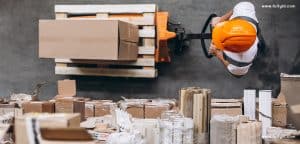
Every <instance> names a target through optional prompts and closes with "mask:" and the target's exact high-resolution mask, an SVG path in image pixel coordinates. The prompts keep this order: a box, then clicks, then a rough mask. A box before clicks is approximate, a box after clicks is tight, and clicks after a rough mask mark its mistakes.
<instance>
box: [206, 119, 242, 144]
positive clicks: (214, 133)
mask: <svg viewBox="0 0 300 144" xmlns="http://www.w3.org/2000/svg"><path fill="white" fill-rule="evenodd" d="M239 121H240V120H239V118H238V117H231V116H228V115H215V116H212V118H211V120H210V144H237V143H236V141H237V137H236V136H237V134H236V133H237V131H236V129H237V125H238V124H239Z"/></svg>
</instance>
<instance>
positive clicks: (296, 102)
mask: <svg viewBox="0 0 300 144" xmlns="http://www.w3.org/2000/svg"><path fill="white" fill-rule="evenodd" d="M280 93H281V94H282V95H284V96H285V99H286V102H287V104H288V116H287V119H288V123H289V124H292V125H293V126H295V128H296V129H300V96H299V95H300V75H288V74H281V90H280Z"/></svg>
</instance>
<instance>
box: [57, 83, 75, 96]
mask: <svg viewBox="0 0 300 144" xmlns="http://www.w3.org/2000/svg"><path fill="white" fill-rule="evenodd" d="M57 90H58V96H57V97H73V96H76V81H75V80H68V79H65V80H59V81H57Z"/></svg>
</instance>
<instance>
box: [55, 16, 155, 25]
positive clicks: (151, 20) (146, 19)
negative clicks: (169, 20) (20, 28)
mask: <svg viewBox="0 0 300 144" xmlns="http://www.w3.org/2000/svg"><path fill="white" fill-rule="evenodd" d="M63 14H65V15H63ZM55 17H56V19H66V20H68V19H69V20H74V19H76V20H77V19H80V20H91V19H98V20H121V21H125V22H128V23H131V24H134V25H155V14H154V13H148V14H147V15H146V14H144V16H142V17H109V16H108V14H97V16H96V17H95V18H84V17H71V18H68V17H67V14H66V13H56V15H55Z"/></svg>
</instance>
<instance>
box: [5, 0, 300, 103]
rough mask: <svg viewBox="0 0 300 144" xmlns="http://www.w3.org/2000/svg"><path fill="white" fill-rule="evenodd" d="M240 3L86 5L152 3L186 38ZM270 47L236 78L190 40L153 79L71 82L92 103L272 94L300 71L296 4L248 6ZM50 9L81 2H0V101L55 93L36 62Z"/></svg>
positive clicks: (48, 67)
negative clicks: (190, 93)
mask: <svg viewBox="0 0 300 144" xmlns="http://www.w3.org/2000/svg"><path fill="white" fill-rule="evenodd" d="M237 2H238V1H237V0H233V1H226V2H224V1H223V0H205V1H204V0H154V1H151V0H110V1H105V0H88V1H84V3H100V4H106V3H123V4H125V3H156V4H157V5H158V6H159V9H160V10H164V11H169V12H170V14H171V19H173V20H174V21H178V22H182V24H183V26H184V27H185V28H186V29H187V30H188V31H190V32H195V33H196V32H199V31H200V30H201V28H202V26H203V23H204V21H205V19H206V18H207V16H208V15H209V14H211V13H216V14H218V15H221V14H223V13H225V12H226V11H228V10H229V9H231V8H233V6H234V4H236V3H237ZM252 2H253V3H254V4H255V6H256V10H257V17H258V19H259V21H260V25H261V29H262V31H263V35H264V37H265V40H266V43H267V53H266V54H265V55H264V56H261V57H259V58H257V59H256V61H255V63H254V66H253V67H252V68H251V70H250V72H249V74H248V75H247V76H245V77H243V78H240V79H237V78H234V77H232V76H230V75H229V74H228V73H227V72H226V71H225V69H224V67H223V66H222V64H221V63H220V62H219V61H217V60H216V59H215V58H213V59H211V60H210V59H206V58H205V57H204V55H203V52H202V50H201V49H200V42H199V41H193V43H192V44H191V47H190V49H188V50H186V51H185V53H184V54H183V55H181V56H177V55H174V56H173V61H172V63H171V64H164V65H160V66H159V77H158V78H157V79H152V80H151V79H128V78H101V77H71V78H76V79H77V80H78V81H77V84H78V96H86V97H92V98H95V99H101V98H108V99H111V98H112V99H119V98H120V96H125V97H136V98H156V97H163V98H177V97H178V90H179V89H180V88H181V87H187V86H200V87H203V88H211V89H212V90H213V96H214V97H218V98H239V97H241V96H242V93H243V89H244V88H255V89H272V90H273V96H277V94H278V92H279V88H280V77H279V74H280V72H285V73H298V74H299V73H300V49H299V47H300V32H299V30H298V29H297V28H298V27H297V26H298V25H299V23H300V17H299V16H298V14H299V12H300V8H299V7H298V6H300V5H299V1H297V0H288V1H278V0H263V1H257V0H252ZM55 3H78V4H79V3H82V2H81V1H79V0H73V1H70V0H58V1H56V2H55V1H52V0H43V1H36V0H0V48H1V49H0V67H1V68H0V96H3V97H5V96H8V95H9V93H12V92H15V93H18V92H22V93H30V92H31V90H32V89H33V87H34V85H35V84H37V83H39V82H41V81H49V83H48V85H46V86H45V87H44V88H43V89H42V93H41V96H40V97H41V99H50V98H52V97H53V96H55V95H56V93H57V92H56V81H57V80H58V79H63V78H65V77H62V76H55V75H54V62H53V60H50V59H39V58H38V20H39V19H53V18H54V12H53V11H54V4H55ZM263 4H294V5H296V8H293V9H276V8H262V5H263Z"/></svg>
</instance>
